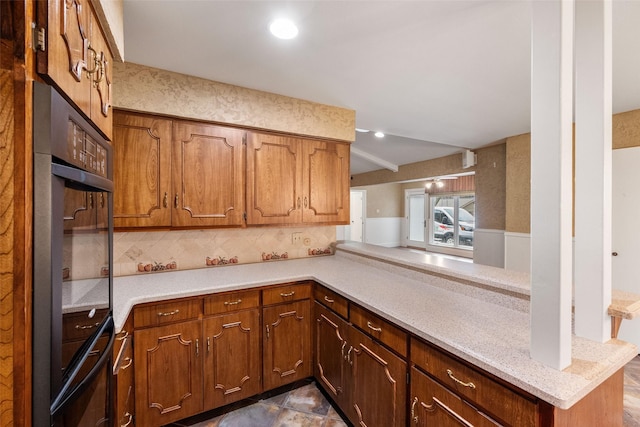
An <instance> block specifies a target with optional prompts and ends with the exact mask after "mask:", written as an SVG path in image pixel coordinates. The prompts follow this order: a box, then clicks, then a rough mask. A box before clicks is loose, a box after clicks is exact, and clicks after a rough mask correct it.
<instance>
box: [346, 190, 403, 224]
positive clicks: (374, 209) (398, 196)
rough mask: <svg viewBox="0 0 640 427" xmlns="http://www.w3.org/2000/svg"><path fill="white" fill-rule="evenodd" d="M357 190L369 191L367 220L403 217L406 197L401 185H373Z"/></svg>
mask: <svg viewBox="0 0 640 427" xmlns="http://www.w3.org/2000/svg"><path fill="white" fill-rule="evenodd" d="M357 189H358V190H366V191H367V218H394V217H399V216H402V210H403V206H404V203H403V197H404V196H403V190H402V186H401V185H400V184H395V183H391V184H382V185H371V186H363V187H358V188H357Z"/></svg>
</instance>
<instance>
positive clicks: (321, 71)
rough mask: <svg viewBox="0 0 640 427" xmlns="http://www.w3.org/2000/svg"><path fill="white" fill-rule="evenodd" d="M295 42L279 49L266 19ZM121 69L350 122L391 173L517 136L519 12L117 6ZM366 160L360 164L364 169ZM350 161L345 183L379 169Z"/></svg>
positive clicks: (523, 88)
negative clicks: (171, 74)
mask: <svg viewBox="0 0 640 427" xmlns="http://www.w3.org/2000/svg"><path fill="white" fill-rule="evenodd" d="M285 15H286V16H287V17H290V18H291V19H293V20H294V21H296V23H297V24H298V26H299V29H300V34H299V36H298V37H297V38H296V39H294V40H288V41H287V40H278V39H275V38H274V37H272V36H271V35H270V34H269V30H268V27H269V23H270V21H271V20H272V19H274V18H276V17H280V16H285ZM124 17H125V27H124V30H125V48H124V55H125V60H126V61H129V62H134V63H138V64H143V65H147V66H151V67H157V68H162V69H166V70H171V71H175V72H179V73H184V74H189V75H193V76H198V77H203V78H207V79H210V80H215V81H220V82H224V83H230V84H235V85H240V86H244V87H248V88H253V89H258V90H263V91H268V92H274V93H278V94H282V95H287V96H292V97H297V98H302V99H306V100H310V101H315V102H320V103H325V104H330V105H336V106H340V107H346V108H350V109H353V110H355V111H356V126H357V127H358V128H365V129H371V130H381V131H383V132H385V133H386V134H387V136H386V137H385V138H383V139H377V138H375V137H373V136H372V134H371V133H365V134H361V133H358V134H357V138H356V141H355V143H354V145H353V147H355V148H357V149H358V150H359V151H360V152H365V153H368V154H369V155H370V156H373V157H374V158H381V159H384V160H386V161H388V162H391V163H393V164H397V165H402V164H407V163H413V162H416V161H421V160H427V159H431V158H437V157H442V156H445V155H449V154H453V153H456V152H461V151H462V150H463V149H464V148H468V149H474V148H478V147H482V146H484V145H487V144H490V143H492V142H494V141H497V140H499V139H502V138H505V137H507V136H511V135H517V134H521V133H525V132H529V129H530V98H531V97H530V63H531V59H530V56H531V55H530V31H531V26H530V19H531V2H530V1H524V0H499V1H481V0H472V1H462V0H460V1H452V0H442V1H436V0H431V1H426V0H425V1H381V0H377V1H368V0H353V1H337V0H333V1H332V0H324V1H301V0H298V1H268V0H261V1H246V0H235V1H214V0H208V1H207V0H199V1H187V0H144V1H142V0H124ZM638 22H640V1H637V0H633V1H623V0H614V1H613V105H614V113H616V112H622V111H629V110H632V109H637V108H640V25H638ZM365 157H366V156H365ZM365 157H361V156H357V155H352V162H351V172H352V174H357V173H362V172H366V171H371V170H376V169H381V168H382V167H381V166H380V165H379V164H376V163H373V162H371V161H369V160H366V158H365Z"/></svg>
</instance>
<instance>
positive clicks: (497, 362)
mask: <svg viewBox="0 0 640 427" xmlns="http://www.w3.org/2000/svg"><path fill="white" fill-rule="evenodd" d="M430 258H431V259H429V256H428V255H424V254H418V253H410V252H406V253H405V252H402V253H399V252H398V251H397V250H389V249H386V248H382V247H375V246H370V245H362V244H355V243H344V244H339V245H338V247H337V251H336V254H335V255H334V256H326V257H318V258H308V259H297V260H287V261H278V262H268V263H259V264H244V265H234V266H224V267H212V268H206V269H199V270H188V271H176V272H163V273H157V274H145V275H138V276H127V277H118V278H116V279H115V281H114V296H113V300H114V316H115V322H116V329H117V330H120V329H121V328H122V325H123V324H124V322H125V320H126V317H127V316H128V314H129V312H130V310H131V308H132V307H133V306H134V305H135V304H139V303H144V302H152V301H158V300H164V299H171V298H180V297H188V296H196V295H203V294H207V293H213V292H223V291H231V290H237V289H245V288H249V287H254V286H263V285H270V284H277V283H283V282H289V281H295V280H305V279H313V280H316V281H317V282H319V283H322V284H323V285H325V286H327V287H328V288H330V289H333V290H334V291H336V292H338V293H340V294H342V295H344V296H345V297H347V298H349V299H351V300H352V301H354V302H356V303H358V304H360V305H362V306H363V307H365V308H367V309H369V310H371V311H373V312H375V313H377V314H379V315H380V316H382V317H384V318H386V319H388V320H390V321H392V322H394V323H395V324H397V325H398V326H401V327H403V328H405V329H406V330H408V331H409V332H411V333H413V334H415V335H416V336H418V337H421V338H423V339H425V340H427V341H429V342H431V343H433V344H435V345H437V346H439V347H441V348H443V349H445V350H447V351H449V352H451V353H453V354H455V355H457V356H459V357H461V358H462V359H465V360H467V361H469V362H470V363H472V364H474V365H476V366H478V367H480V368H482V369H484V370H486V371H488V372H490V373H492V374H494V375H496V376H497V377H499V378H502V379H504V380H505V381H508V382H510V383H512V384H514V385H516V386H518V387H520V388H521V389H523V390H525V391H528V392H529V393H531V394H533V395H535V396H537V397H539V398H541V399H543V400H545V401H547V402H549V403H551V404H552V405H554V406H556V407H558V408H561V409H567V408H569V407H571V406H572V405H573V404H574V403H576V402H577V401H579V400H580V399H581V398H582V397H584V396H585V395H586V394H588V393H589V392H590V391H591V390H593V389H594V388H595V387H596V386H598V385H599V384H600V383H602V382H603V381H604V380H606V379H607V378H609V377H610V376H611V375H612V374H614V373H615V372H616V371H618V370H619V369H620V368H622V367H623V366H624V365H625V364H626V363H627V362H628V361H630V360H631V359H632V358H633V357H635V356H636V355H637V354H638V349H637V348H636V347H635V346H634V345H632V344H629V343H626V342H623V341H618V340H611V341H608V342H606V343H604V344H602V343H596V342H593V341H589V340H586V339H583V338H579V337H575V336H574V337H573V344H572V345H573V349H572V360H573V363H572V364H571V366H569V367H568V368H567V369H565V370H563V371H558V370H555V369H552V368H549V367H547V366H544V365H543V364H541V363H539V362H537V361H535V360H532V359H531V358H530V357H529V313H528V294H529V292H528V276H527V275H525V274H521V273H513V272H507V271H505V270H501V269H496V268H493V267H487V266H480V265H475V264H472V263H464V262H460V261H456V260H451V259H445V258H441V257H430ZM425 273H429V274H425Z"/></svg>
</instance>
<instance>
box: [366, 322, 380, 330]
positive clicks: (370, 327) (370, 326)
mask: <svg viewBox="0 0 640 427" xmlns="http://www.w3.org/2000/svg"><path fill="white" fill-rule="evenodd" d="M367 328H369V329H371V330H372V331H374V332H382V328H376V327H375V326H373V325H372V324H371V322H369V321H367Z"/></svg>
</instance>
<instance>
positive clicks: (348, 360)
mask: <svg viewBox="0 0 640 427" xmlns="http://www.w3.org/2000/svg"><path fill="white" fill-rule="evenodd" d="M351 350H353V346H349V351H347V362H349V365H351V366H353V360H351Z"/></svg>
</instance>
